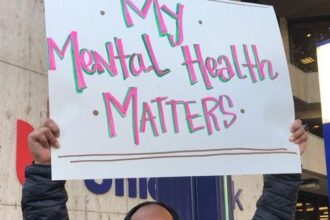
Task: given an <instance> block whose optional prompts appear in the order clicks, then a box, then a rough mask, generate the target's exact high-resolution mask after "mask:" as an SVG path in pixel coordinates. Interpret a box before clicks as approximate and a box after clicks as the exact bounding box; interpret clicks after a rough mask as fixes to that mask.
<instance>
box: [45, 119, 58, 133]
mask: <svg viewBox="0 0 330 220" xmlns="http://www.w3.org/2000/svg"><path fill="white" fill-rule="evenodd" d="M43 127H48V128H50V130H51V131H52V132H53V134H54V136H55V137H59V136H60V129H59V127H58V126H57V124H56V123H55V122H54V121H53V120H52V119H50V118H48V119H46V120H45V122H44V124H43Z"/></svg>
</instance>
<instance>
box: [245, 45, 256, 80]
mask: <svg viewBox="0 0 330 220" xmlns="http://www.w3.org/2000/svg"><path fill="white" fill-rule="evenodd" d="M243 48H244V55H245V60H246V62H247V63H246V64H243V65H242V66H244V67H247V68H248V69H249V72H250V76H251V79H252V82H253V83H256V82H257V77H256V74H255V72H254V69H253V68H255V67H256V65H255V64H252V63H251V58H250V54H249V50H248V48H247V45H246V44H244V45H243Z"/></svg>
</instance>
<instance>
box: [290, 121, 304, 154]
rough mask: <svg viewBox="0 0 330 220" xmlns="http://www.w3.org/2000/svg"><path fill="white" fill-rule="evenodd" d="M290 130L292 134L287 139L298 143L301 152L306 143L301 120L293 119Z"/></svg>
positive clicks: (301, 152)
mask: <svg viewBox="0 0 330 220" xmlns="http://www.w3.org/2000/svg"><path fill="white" fill-rule="evenodd" d="M290 131H291V133H292V135H291V137H290V138H289V141H291V142H294V143H295V144H299V149H300V154H303V153H304V151H305V149H306V145H307V132H306V131H305V129H304V127H303V126H302V122H301V120H299V119H297V120H295V121H294V123H293V124H292V126H291V129H290Z"/></svg>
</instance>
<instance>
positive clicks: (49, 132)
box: [41, 127, 59, 148]
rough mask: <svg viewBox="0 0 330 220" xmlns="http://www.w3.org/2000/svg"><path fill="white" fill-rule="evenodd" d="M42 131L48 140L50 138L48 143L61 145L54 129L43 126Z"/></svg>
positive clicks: (55, 145)
mask: <svg viewBox="0 0 330 220" xmlns="http://www.w3.org/2000/svg"><path fill="white" fill-rule="evenodd" d="M41 132H42V133H43V134H44V135H45V136H46V138H47V140H48V143H49V145H50V146H54V147H56V148H58V147H59V144H58V141H57V138H56V137H55V135H54V133H53V131H52V130H51V129H50V128H48V127H43V128H42V129H41Z"/></svg>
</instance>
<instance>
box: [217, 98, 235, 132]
mask: <svg viewBox="0 0 330 220" xmlns="http://www.w3.org/2000/svg"><path fill="white" fill-rule="evenodd" d="M219 103H220V110H221V112H222V113H223V114H224V115H230V116H232V119H231V120H230V122H228V120H224V125H225V128H230V127H231V126H232V125H233V124H234V123H235V121H236V119H237V115H236V114H235V113H234V112H229V111H227V110H226V106H225V104H226V105H227V106H228V107H230V108H232V107H234V103H233V101H232V100H231V98H230V97H229V96H228V95H221V96H220V97H219Z"/></svg>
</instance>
